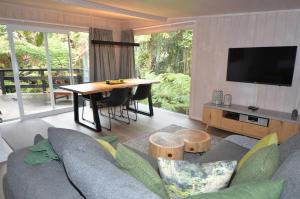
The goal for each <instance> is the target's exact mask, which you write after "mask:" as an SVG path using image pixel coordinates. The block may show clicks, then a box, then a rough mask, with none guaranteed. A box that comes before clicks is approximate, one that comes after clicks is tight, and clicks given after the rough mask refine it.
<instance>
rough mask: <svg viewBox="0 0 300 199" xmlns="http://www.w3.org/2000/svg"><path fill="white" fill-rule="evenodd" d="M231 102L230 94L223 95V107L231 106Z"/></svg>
mask: <svg viewBox="0 0 300 199" xmlns="http://www.w3.org/2000/svg"><path fill="white" fill-rule="evenodd" d="M231 101H232V96H231V95H230V94H226V95H224V101H223V103H224V105H225V106H230V105H231Z"/></svg>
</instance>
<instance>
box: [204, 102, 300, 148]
mask: <svg viewBox="0 0 300 199" xmlns="http://www.w3.org/2000/svg"><path fill="white" fill-rule="evenodd" d="M239 114H243V115H249V116H254V117H260V118H265V119H267V120H268V123H267V125H265V126H262V125H258V124H252V123H248V122H244V121H240V120H239V118H238V116H239ZM228 115H234V116H237V117H232V116H231V117H228ZM203 122H204V123H205V124H206V125H207V128H208V127H209V126H211V127H215V128H219V129H223V130H227V131H230V132H233V133H237V134H241V135H246V136H249V137H254V138H258V139H260V138H262V137H264V136H266V135H268V134H270V133H273V132H276V133H277V135H278V139H279V142H280V143H281V142H283V141H284V140H286V139H287V138H289V137H291V136H292V135H294V134H296V133H298V131H299V127H300V120H299V117H298V119H297V120H292V119H291V114H289V113H283V112H278V111H272V110H266V109H258V110H256V111H252V110H249V109H248V107H246V106H241V105H235V104H232V105H231V106H225V105H215V104H213V103H207V104H205V105H204V107H203Z"/></svg>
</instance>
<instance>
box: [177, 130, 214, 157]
mask: <svg viewBox="0 0 300 199" xmlns="http://www.w3.org/2000/svg"><path fill="white" fill-rule="evenodd" d="M175 135H179V136H180V137H181V138H182V139H183V141H184V151H185V152H190V153H199V152H205V151H208V150H209V148H210V145H211V137H210V135H209V134H208V133H207V132H205V131H201V130H193V129H183V130H179V131H176V132H175Z"/></svg>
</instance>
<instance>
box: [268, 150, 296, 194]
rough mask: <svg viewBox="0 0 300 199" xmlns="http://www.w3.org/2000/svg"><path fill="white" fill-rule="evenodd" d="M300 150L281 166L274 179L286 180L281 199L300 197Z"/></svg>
mask: <svg viewBox="0 0 300 199" xmlns="http://www.w3.org/2000/svg"><path fill="white" fill-rule="evenodd" d="M299 167H300V150H298V151H296V152H294V153H292V154H291V155H289V157H288V158H287V159H286V160H285V161H284V162H283V163H282V164H281V165H280V167H279V168H278V170H277V171H276V172H275V174H274V175H273V179H285V184H284V188H283V192H282V194H281V199H294V198H299V196H300V188H299V185H300V169H299Z"/></svg>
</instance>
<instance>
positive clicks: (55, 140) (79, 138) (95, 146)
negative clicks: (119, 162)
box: [48, 127, 113, 162]
mask: <svg viewBox="0 0 300 199" xmlns="http://www.w3.org/2000/svg"><path fill="white" fill-rule="evenodd" d="M48 139H49V142H50V143H51V145H52V147H53V149H54V151H55V152H56V153H57V154H58V156H59V158H60V159H63V154H64V151H74V150H78V151H83V152H86V153H89V154H93V155H95V156H98V155H99V156H102V157H103V158H104V159H105V160H108V161H110V162H113V158H112V156H111V155H110V154H109V153H108V152H106V151H105V150H103V148H101V146H100V145H99V143H98V142H97V141H96V140H95V139H93V138H92V137H90V136H88V135H86V134H84V133H81V132H78V131H75V130H71V129H63V128H54V127H50V128H49V129H48Z"/></svg>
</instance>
